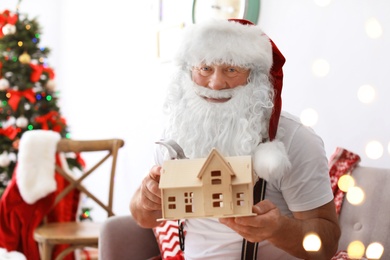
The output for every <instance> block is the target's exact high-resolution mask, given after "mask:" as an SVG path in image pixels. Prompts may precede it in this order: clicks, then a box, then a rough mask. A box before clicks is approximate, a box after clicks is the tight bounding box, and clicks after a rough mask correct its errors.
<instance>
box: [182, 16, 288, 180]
mask: <svg viewBox="0 0 390 260" xmlns="http://www.w3.org/2000/svg"><path fill="white" fill-rule="evenodd" d="M175 61H176V62H177V63H178V65H180V66H182V67H183V68H188V67H190V68H191V67H193V66H198V65H199V64H201V63H206V64H212V63H219V64H223V63H224V64H232V65H236V66H244V67H248V68H250V69H256V70H260V71H263V72H264V73H266V74H268V75H269V77H270V80H271V83H272V86H273V91H274V96H273V110H272V113H271V116H270V118H269V122H268V140H266V141H265V142H263V143H261V144H259V146H258V147H257V148H256V151H255V152H254V158H253V161H254V162H253V167H254V170H255V171H256V173H257V174H258V175H259V176H260V177H261V178H263V179H265V180H267V181H269V180H270V178H271V177H277V175H280V174H283V173H284V172H285V171H286V170H287V169H288V168H289V167H290V162H289V159H288V156H287V153H286V150H285V147H284V145H283V143H282V142H280V141H279V140H277V138H276V133H277V129H278V124H279V117H280V113H281V109H282V98H281V94H282V85H283V69H282V68H283V65H284V63H285V58H284V56H283V55H282V53H281V52H280V51H279V49H278V48H277V46H276V45H275V44H274V42H273V41H272V40H271V39H270V38H269V37H268V36H267V35H266V34H265V33H264V32H263V31H262V30H261V29H260V27H259V26H256V25H254V24H253V23H252V22H250V21H248V20H245V19H229V20H209V21H205V22H202V23H200V24H196V25H193V26H191V27H190V28H188V29H187V30H186V34H185V35H184V37H183V41H182V45H181V46H180V47H179V49H178V52H177V55H176V57H175Z"/></svg>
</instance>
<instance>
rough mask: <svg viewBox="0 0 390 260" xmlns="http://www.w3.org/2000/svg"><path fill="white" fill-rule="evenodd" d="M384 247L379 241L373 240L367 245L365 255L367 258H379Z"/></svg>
mask: <svg viewBox="0 0 390 260" xmlns="http://www.w3.org/2000/svg"><path fill="white" fill-rule="evenodd" d="M383 251H384V248H383V246H382V245H381V244H380V243H377V242H374V243H371V244H369V245H368V247H367V250H366V256H367V258H368V259H380V258H381V257H382V254H383Z"/></svg>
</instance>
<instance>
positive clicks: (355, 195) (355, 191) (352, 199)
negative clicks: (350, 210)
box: [347, 186, 365, 205]
mask: <svg viewBox="0 0 390 260" xmlns="http://www.w3.org/2000/svg"><path fill="white" fill-rule="evenodd" d="M364 197H365V195H364V191H363V190H362V189H361V188H360V187H356V186H355V187H350V188H349V189H348V192H347V200H348V202H349V203H351V204H352V205H359V204H361V203H362V202H363V201H364Z"/></svg>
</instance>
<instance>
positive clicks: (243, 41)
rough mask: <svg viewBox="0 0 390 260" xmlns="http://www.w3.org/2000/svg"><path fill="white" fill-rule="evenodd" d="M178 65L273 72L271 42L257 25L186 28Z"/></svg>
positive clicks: (207, 24)
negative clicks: (237, 67)
mask: <svg viewBox="0 0 390 260" xmlns="http://www.w3.org/2000/svg"><path fill="white" fill-rule="evenodd" d="M175 61H176V62H177V63H178V64H179V65H181V66H186V65H189V66H191V67H192V66H197V65H199V64H201V63H206V64H212V63H225V64H231V65H238V66H249V67H250V68H254V67H259V68H260V69H263V70H265V71H266V72H269V70H270V69H271V66H272V63H273V60H272V46H271V42H270V39H269V38H268V37H267V35H265V34H264V32H263V31H262V30H261V29H260V28H259V27H258V26H256V25H243V24H241V23H238V22H233V21H228V20H208V21H204V22H201V23H198V24H194V25H190V26H188V27H187V28H185V31H184V34H183V40H182V43H181V45H179V49H178V52H177V54H176V58H175Z"/></svg>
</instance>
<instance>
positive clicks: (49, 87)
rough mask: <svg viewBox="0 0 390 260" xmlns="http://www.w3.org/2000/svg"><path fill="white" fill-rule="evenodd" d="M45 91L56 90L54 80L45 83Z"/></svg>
mask: <svg viewBox="0 0 390 260" xmlns="http://www.w3.org/2000/svg"><path fill="white" fill-rule="evenodd" d="M46 89H47V90H49V91H55V89H56V83H55V82H54V80H52V79H49V80H48V81H47V83H46Z"/></svg>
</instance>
